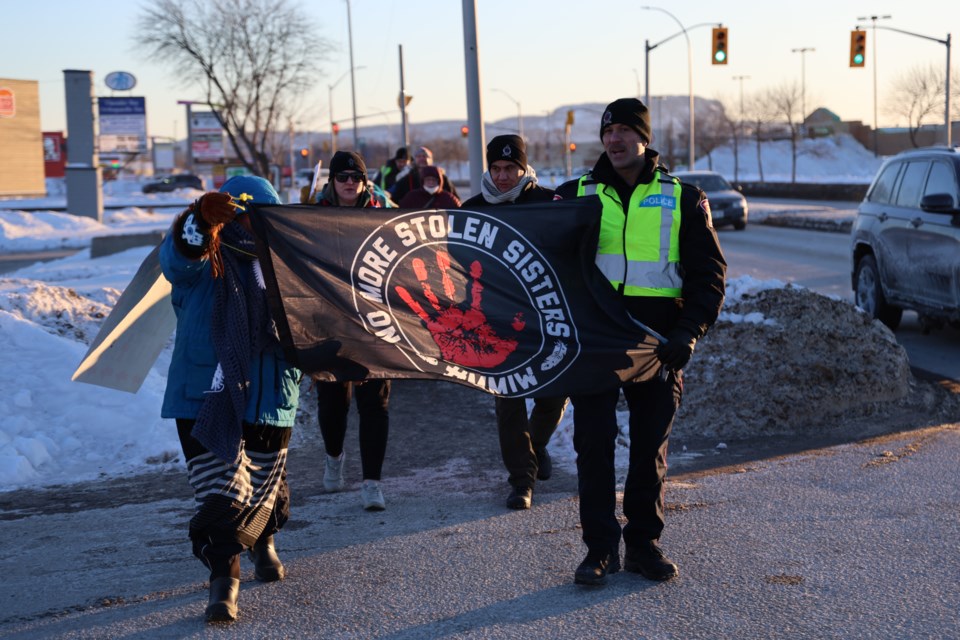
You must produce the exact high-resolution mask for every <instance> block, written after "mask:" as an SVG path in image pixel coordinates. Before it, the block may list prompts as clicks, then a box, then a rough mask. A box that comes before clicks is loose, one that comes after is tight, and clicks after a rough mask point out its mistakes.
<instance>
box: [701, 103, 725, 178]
mask: <svg viewBox="0 0 960 640" xmlns="http://www.w3.org/2000/svg"><path fill="white" fill-rule="evenodd" d="M718 106H719V108H717V109H702V110H701V111H702V113H698V114H697V120H696V123H695V125H694V126H695V127H696V134H695V136H694V138H695V140H696V144H697V148H698V149H699V150H700V151H701V152H702V153H703V154H705V155H706V156H707V168H708V169H710V170H711V171H713V155H711V154H712V153H713V151H714V149H717V148H718V147H721V146H723V145H725V144H727V143H728V142H729V141H730V131H731V127H732V125H731V121H730V118H728V117H727V113H726V111H725V110H724V108H723V105H722V104H720V103H718Z"/></svg>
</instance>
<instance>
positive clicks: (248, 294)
mask: <svg viewBox="0 0 960 640" xmlns="http://www.w3.org/2000/svg"><path fill="white" fill-rule="evenodd" d="M651 132H652V127H651V124H650V116H649V111H648V109H647V107H646V106H645V105H644V104H643V103H642V102H640V101H639V100H637V99H635V98H622V99H619V100H616V101H614V102H612V103H610V104H609V105H608V106H607V108H606V109H605V110H604V113H603V117H602V119H601V122H600V132H599V133H600V140H601V142H602V144H603V147H604V152H603V153H602V154H601V156H600V158H599V159H598V160H597V162H596V164H595V166H594V167H593V169H592V170H591V171H590V172H588V173H587V174H585V175H584V176H581V177H580V178H578V179H575V180H571V181H568V182H566V183H564V184H562V185H561V186H560V187H559V188H558V189H557V190H556V191H553V190H551V189H546V188H544V187H542V186H540V185H539V184H537V176H536V172H535V170H534V169H533V167H531V166H530V165H529V164H528V159H527V153H526V145H525V143H524V141H523V139H522V138H521V137H520V136H516V135H501V136H497V137H495V138H493V139H492V140H491V141H490V143H489V144H488V145H487V149H486V151H487V171H486V172H485V173H484V174H483V177H482V181H481V185H480V187H481V191H480V193H478V194H476V195H474V196H473V197H471V198H469V199H468V200H466V201H465V202H463V203H462V204H461V202H460V198H459V196H458V195H457V192H456V188H455V186H454V185H453V184H452V182H451V181H450V180H449V179H447V177H446V175H445V172H444V171H443V170H442V169H441V168H440V167H438V166H436V165H435V164H434V163H433V154H432V153H431V152H430V150H429V149H427V148H426V147H420V148H418V149H417V150H416V151H415V152H414V154H413V162H412V163H411V162H408V157H407V151H406V149H405V148H404V149H400V150H398V151H397V153H396V155H395V157H394V158H392V159H391V160H390V161H389V162H388V163H387V164H386V165H385V166H384V167H383V168H382V169H381V170H380V172H379V176H378V180H377V181H376V182H374V181H372V180H371V179H370V176H369V174H368V171H367V167H366V163H365V161H364V159H363V158H362V157H361V156H360V154H358V153H356V152H352V151H338V152H337V153H335V154H334V156H333V157H332V158H331V161H330V164H329V176H330V177H329V182H328V183H327V184H326V185H324V186H323V187H322V189H321V190H320V191H319V192H316V193H311V192H310V191H309V189H308V190H306V191H305V192H304V193H303V194H302V196H301V201H302V202H303V203H305V204H308V205H314V206H317V207H331V206H332V207H359V208H367V207H372V208H382V207H395V206H399V207H401V208H432V209H456V208H461V207H462V208H487V207H499V206H510V205H513V204H522V203H531V202H544V203H548V202H550V201H552V200H560V199H568V198H578V197H584V196H597V197H598V198H599V200H600V202H601V204H602V214H601V224H600V232H599V239H598V243H597V248H596V264H597V267H598V268H599V270H600V272H601V273H603V275H604V276H605V278H606V279H607V280H608V281H609V283H610V286H611V287H612V288H613V289H614V290H615V291H616V292H617V293H618V294H619V296H620V298H621V300H622V302H623V304H624V307H625V308H626V309H627V310H628V311H629V313H630V314H631V315H632V316H633V317H634V318H635V319H636V320H638V321H639V322H641V323H643V324H644V325H646V326H647V327H649V328H651V329H652V330H653V331H655V332H656V333H657V334H659V337H660V338H661V343H660V345H659V347H658V348H657V355H658V357H659V359H660V361H661V363H662V370H661V375H658V376H655V377H654V378H653V379H651V380H649V381H646V382H642V383H632V384H625V385H623V386H622V387H619V388H612V389H609V390H607V391H604V392H601V393H596V394H585V395H575V396H572V397H571V398H569V399H568V398H565V397H541V398H535V399H534V400H533V408H532V411H531V412H530V413H529V414H528V411H527V403H526V400H525V399H522V398H520V399H518V398H502V397H497V398H495V400H494V403H495V407H496V421H497V432H498V436H499V443H500V451H501V454H502V458H503V462H504V466H505V467H506V469H507V472H508V483H509V486H510V491H509V494H508V496H507V500H506V506H507V507H509V508H511V509H529V508H531V505H532V502H533V491H534V487H535V483H536V481H537V480H541V481H542V480H546V479H548V478H549V477H550V476H551V473H552V464H551V460H550V455H549V452H548V450H547V445H548V443H549V440H550V438H551V436H552V435H553V433H554V431H555V430H556V429H557V426H558V424H559V422H560V420H561V418H562V416H563V414H564V411H565V409H566V408H567V406H568V403H570V404H572V406H573V409H574V415H573V424H574V435H573V443H574V449H575V451H576V454H577V474H578V489H579V496H580V522H581V525H582V531H583V533H582V539H583V542H584V543H585V545H586V547H587V554H586V557H585V558H584V560H583V561H582V562H581V563H580V565H579V566H578V567H577V568H576V571H575V573H574V581H575V582H576V583H578V584H584V585H602V584H604V583H605V582H606V580H607V576H608V575H610V574H612V573H616V572H617V571H619V570H620V569H621V568H623V569H625V570H627V571H632V572H636V573H640V574H642V575H643V576H645V577H646V578H648V579H651V580H657V581H662V580H668V579H670V578H673V577H674V576H676V575H678V570H677V567H676V565H675V564H674V563H673V562H671V561H670V560H669V559H668V558H667V557H666V555H665V554H664V552H663V551H662V549H661V548H660V546H659V544H658V540H659V538H660V535H661V532H662V530H663V527H664V505H663V491H664V481H665V477H666V470H667V465H666V456H667V441H668V438H669V435H670V431H671V428H672V425H673V420H674V416H675V414H676V411H677V408H678V407H679V404H680V401H681V397H682V392H683V375H682V370H683V368H684V366H685V365H686V364H687V362H688V361H689V359H690V357H691V355H692V353H693V350H694V347H695V345H696V342H697V340H699V339H700V338H701V337H702V336H703V335H704V334H705V333H706V331H707V330H708V329H709V327H710V326H711V325H712V324H713V323H714V322H715V321H716V319H717V316H718V314H719V311H720V308H721V306H722V304H723V299H724V288H725V273H726V263H725V261H724V258H723V254H722V252H721V250H720V246H719V243H718V241H717V236H716V232H715V231H714V228H713V224H712V220H711V217H710V206H709V203H708V202H707V199H706V196H705V195H704V194H703V192H702V191H700V190H699V189H697V188H696V187H693V186H690V185H686V184H683V183H681V182H680V181H679V180H678V179H677V178H675V177H673V176H670V175H669V174H668V173H667V172H666V170H665V168H664V167H663V166H661V165H660V163H659V155H658V154H657V152H656V151H654V150H653V149H651V148H650V147H649V144H650V142H651V140H652V135H651ZM248 203H254V204H279V203H280V198H279V196H278V195H277V193H276V191H275V190H274V189H273V187H272V186H271V185H270V183H269V182H267V181H266V180H264V179H262V178H258V177H250V176H241V177H234V178H231V179H230V180H228V181H227V182H226V183H224V185H223V187H222V188H221V189H220V190H219V192H210V193H207V194H205V195H203V196H202V197H201V198H199V199H198V200H197V201H196V202H195V203H193V204H192V205H191V206H190V207H188V208H187V210H185V211H184V212H183V213H182V214H181V215H180V216H179V217H178V218H177V219H176V221H175V222H174V225H173V228H172V230H171V232H170V233H169V234H167V236H166V238H165V239H164V241H163V244H162V247H161V253H160V259H161V266H162V268H163V272H164V275H165V276H166V277H167V279H168V280H169V281H170V282H171V284H172V296H171V297H172V302H173V306H174V309H175V311H176V315H177V334H176V340H175V345H174V353H173V356H172V359H171V364H170V372H169V376H168V381H167V390H166V394H165V397H164V403H163V409H162V415H163V417H165V418H172V419H175V420H176V424H177V430H178V433H179V436H180V441H181V445H182V448H183V452H184V456H185V459H186V463H187V473H188V478H189V481H190V484H191V486H192V487H193V489H194V493H195V500H196V511H195V514H194V516H193V517H192V519H191V520H190V525H189V535H190V539H191V541H192V543H193V552H194V554H195V555H196V556H197V558H199V559H200V560H201V561H202V562H203V563H204V565H205V566H206V567H207V568H208V569H209V572H210V591H209V604H208V606H207V609H206V619H207V620H208V621H210V622H228V621H232V620H235V619H236V616H237V601H238V595H239V586H240V579H239V578H240V556H241V555H242V554H243V553H244V552H246V553H247V555H248V556H249V557H250V559H251V560H252V562H253V564H254V576H255V577H256V579H257V580H260V581H264V582H270V581H276V580H281V579H283V577H284V575H285V569H284V566H283V564H282V562H281V561H280V559H279V557H278V555H277V552H276V547H275V544H274V536H275V534H276V533H277V532H278V531H280V530H281V529H282V527H283V525H284V523H285V522H286V521H287V518H288V517H289V504H290V499H289V491H288V488H287V482H286V460H287V446H288V443H289V441H290V431H291V429H290V427H292V425H293V422H294V417H295V413H296V410H297V407H298V404H299V394H300V378H301V372H300V371H299V370H298V369H296V368H295V367H293V366H292V365H291V364H290V363H289V362H287V361H286V360H285V359H284V356H283V351H282V349H281V348H280V343H279V338H278V334H277V329H276V326H275V325H274V323H273V321H272V319H271V317H270V314H269V312H268V310H267V306H266V295H265V284H264V280H263V274H262V271H261V269H260V264H259V261H258V259H257V255H256V252H255V251H254V238H253V235H252V232H251V229H250V221H249V215H247V213H248V212H247V206H246V205H247V204H248ZM546 206H549V205H546ZM390 391H391V385H390V381H389V380H366V381H357V382H318V383H316V393H317V401H318V409H319V411H318V421H319V426H320V432H321V434H322V436H323V442H324V447H325V450H326V460H325V464H324V471H323V474H324V475H323V484H324V488H325V489H326V490H327V491H341V490H343V489H344V488H345V486H346V482H345V476H344V464H345V459H344V439H345V436H346V431H347V416H348V413H349V408H350V403H351V400H352V398H354V397H355V398H356V405H357V410H358V414H359V443H360V466H361V473H362V482H361V486H360V496H361V503H362V506H363V508H364V509H367V510H373V511H379V510H383V509H385V508H386V502H385V500H384V496H383V491H382V487H381V472H382V467H383V462H384V457H385V453H386V449H387V439H388V432H389V410H388V405H389V400H390ZM621 394H622V395H623V397H624V398H625V399H626V402H627V406H628V408H629V425H628V429H629V436H630V454H629V468H628V473H627V477H626V482H625V485H624V490H623V514H624V516H625V518H626V521H627V522H626V525H625V526H623V527H621V525H620V521H619V520H618V518H617V515H616V474H615V467H614V455H615V449H616V443H617V438H618V434H619V426H618V424H617V414H616V408H617V403H618V402H619V398H620V396H621ZM621 539H622V540H623V542H624V543H625V550H626V554H625V557H624V560H623V563H622V564H621V560H620V542H621Z"/></svg>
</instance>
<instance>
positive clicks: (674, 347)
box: [657, 329, 697, 371]
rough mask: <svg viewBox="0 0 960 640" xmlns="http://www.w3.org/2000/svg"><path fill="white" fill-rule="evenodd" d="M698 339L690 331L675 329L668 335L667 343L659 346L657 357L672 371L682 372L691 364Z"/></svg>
mask: <svg viewBox="0 0 960 640" xmlns="http://www.w3.org/2000/svg"><path fill="white" fill-rule="evenodd" d="M696 344H697V339H696V338H695V337H694V336H693V333H691V332H690V330H689V329H674V330H673V331H671V332H670V333H668V334H667V341H666V342H662V343H660V344H659V345H657V357H658V358H660V362H662V363H663V366H664V367H666V368H667V369H670V370H671V371H680V370H681V369H683V368H684V367H685V366H687V363H688V362H690V356H692V355H693V347H694V346H695V345H696Z"/></svg>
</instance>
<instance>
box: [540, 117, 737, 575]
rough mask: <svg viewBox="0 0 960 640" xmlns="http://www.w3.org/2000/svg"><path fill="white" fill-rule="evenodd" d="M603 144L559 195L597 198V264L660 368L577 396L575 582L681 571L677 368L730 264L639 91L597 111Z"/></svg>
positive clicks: (716, 309)
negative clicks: (646, 337)
mask: <svg viewBox="0 0 960 640" xmlns="http://www.w3.org/2000/svg"><path fill="white" fill-rule="evenodd" d="M600 141H601V142H602V143H603V148H604V152H603V153H602V154H601V155H600V159H599V160H597V163H596V164H595V165H594V167H593V169H592V170H591V171H590V172H589V173H587V174H586V175H584V176H582V177H580V178H579V179H577V180H571V181H569V182H565V183H564V184H562V185H560V187H559V188H558V189H557V194H556V199H558V200H559V199H565V198H576V197H583V196H594V195H595V196H597V197H599V199H600V202H601V204H602V206H603V212H602V215H601V223H600V232H599V238H598V241H597V257H596V264H597V267H599V269H600V271H601V272H602V273H603V275H604V276H605V277H606V279H607V280H608V281H609V282H610V286H611V287H613V288H614V289H615V290H616V291H617V293H618V294H619V296H620V299H621V300H622V302H623V305H624V307H626V309H627V311H629V313H630V314H631V315H632V316H633V317H634V319H636V320H637V321H639V322H640V323H642V324H643V325H645V326H646V327H648V328H650V329H652V331H653V332H656V334H657V336H655V337H657V338H658V339H660V345H659V346H658V348H657V356H658V357H659V359H660V362H661V372H660V373H661V375H659V376H656V377H654V378H653V379H651V380H649V381H647V382H642V383H639V384H624V385H623V386H622V387H621V388H619V389H618V388H614V389H610V390H609V391H605V392H602V393H598V394H593V395H582V396H573V397H571V398H570V400H571V402H572V403H573V407H574V415H573V446H574V449H575V450H576V452H577V475H578V483H579V493H580V524H581V525H582V529H583V542H584V543H585V544H586V546H587V557H586V558H585V559H584V560H583V562H582V563H580V566H579V567H577V570H576V574H575V577H574V580H575V582H577V583H578V584H586V585H600V584H604V583H605V582H606V580H607V575H608V574H611V573H616V572H617V571H619V570H620V566H621V565H620V539H621V537H622V538H623V542H624V545H625V547H626V555H625V558H624V562H623V568H624V569H626V570H627V571H633V572H636V573H640V574H642V575H643V576H645V577H646V578H648V579H650V580H669V579H670V578H673V577H674V576H676V575H677V574H678V571H677V566H676V565H675V564H674V563H673V562H671V561H670V560H668V559H667V557H666V556H665V555H664V553H663V551H662V550H661V549H660V546H659V544H658V541H659V539H660V534H661V532H662V531H663V527H664V511H663V489H664V481H665V479H666V475H667V439H668V438H669V436H670V430H671V428H672V427H673V419H674V416H675V415H676V411H677V408H678V407H679V406H680V399H681V396H682V394H683V367H684V366H686V364H687V362H689V360H690V357H691V356H692V355H693V349H694V345H696V342H697V340H698V339H700V338H702V337H703V335H704V334H705V333H706V332H707V329H709V328H710V327H711V326H712V325H713V323H714V322H715V321H716V319H717V316H718V315H719V313H720V308H721V306H722V305H723V299H724V291H725V286H726V262H725V260H724V258H723V252H722V251H721V250H720V243H719V242H718V241H717V234H716V231H714V228H713V221H712V219H711V217H710V204H709V203H708V202H707V198H706V196H705V195H704V193H703V192H702V191H700V190H699V189H697V188H696V187H693V186H690V185H687V184H681V182H680V181H679V180H678V179H677V178H675V177H673V176H670V175H668V174H667V173H666V171H665V170H664V169H663V167H661V166H659V154H658V153H657V152H656V151H654V150H653V149H650V148H649V147H648V145H649V144H650V142H652V136H651V127H650V112H649V111H648V110H647V107H646V106H645V105H644V104H643V103H642V102H640V101H639V100H637V99H636V98H621V99H619V100H615V101H614V102H611V103H610V104H609V105H607V108H606V109H605V110H604V112H603V117H602V118H601V119H600ZM621 392H622V393H623V396H624V398H625V399H626V401H627V407H628V409H629V411H630V417H629V421H628V422H629V424H628V425H627V429H628V434H629V438H630V457H629V467H628V470H627V478H626V482H625V483H624V486H623V515H624V516H625V518H626V520H627V523H626V525H625V526H624V527H623V528H622V529H621V527H620V522H619V521H618V520H617V516H616V506H617V499H616V490H617V486H616V468H615V465H614V457H615V451H616V443H617V439H618V437H619V435H620V425H619V424H618V423H617V403H618V402H619V399H620V394H621Z"/></svg>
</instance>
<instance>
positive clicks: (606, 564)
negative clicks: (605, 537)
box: [573, 551, 620, 586]
mask: <svg viewBox="0 0 960 640" xmlns="http://www.w3.org/2000/svg"><path fill="white" fill-rule="evenodd" d="M617 571H620V554H619V553H602V552H599V551H589V552H588V553H587V557H586V558H584V559H583V562H581V563H580V566H579V567H577V572H576V573H575V574H574V579H573V581H574V582H575V583H577V584H587V585H593V586H598V585H603V584H606V583H607V576H608V575H610V574H612V573H616V572H617Z"/></svg>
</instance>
